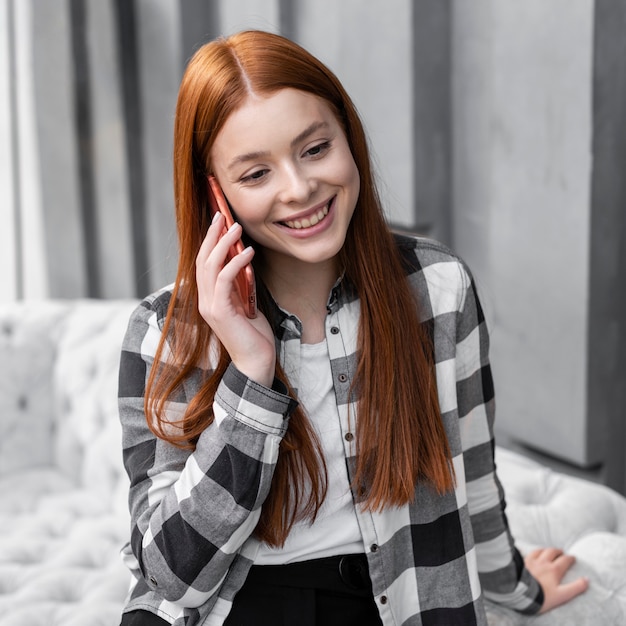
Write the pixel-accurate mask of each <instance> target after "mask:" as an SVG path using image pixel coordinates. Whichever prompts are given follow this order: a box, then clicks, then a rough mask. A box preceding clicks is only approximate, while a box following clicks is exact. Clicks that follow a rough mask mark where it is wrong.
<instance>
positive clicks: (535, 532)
mask: <svg viewBox="0 0 626 626" xmlns="http://www.w3.org/2000/svg"><path fill="white" fill-rule="evenodd" d="M135 305H136V303H134V302H120V301H73V302H28V303H21V304H8V305H6V304H5V305H0V626H117V625H118V624H119V616H120V611H121V608H122V605H123V602H124V597H125V594H126V590H127V588H128V582H129V578H128V574H127V572H126V571H125V569H124V567H123V566H122V564H121V561H120V559H119V549H120V546H121V545H122V543H123V542H124V541H125V540H126V537H127V535H128V532H129V522H128V512H127V508H126V492H127V479H126V476H125V474H124V471H123V468H122V462H121V452H120V450H121V448H120V437H121V433H120V428H119V423H118V418H117V403H116V390H117V367H118V360H119V351H120V344H121V339H122V335H123V333H124V330H125V328H126V323H127V320H128V316H129V314H130V311H131V310H132V308H134V306H135ZM497 454H498V467H499V471H500V476H501V478H502V481H503V483H504V485H505V489H506V491H507V499H508V505H509V508H508V511H509V520H510V523H511V527H512V530H513V532H514V534H515V536H516V538H517V541H518V544H519V546H520V548H522V549H523V550H527V549H530V548H532V547H534V546H539V545H557V546H561V547H564V548H565V549H566V550H568V551H569V552H572V553H573V554H575V555H576V556H577V557H578V563H577V565H576V566H575V571H574V572H573V573H572V575H581V573H582V574H585V575H587V576H589V578H590V579H591V587H590V589H589V591H588V592H587V593H586V594H585V596H583V597H580V598H578V599H577V600H574V601H573V602H572V603H570V604H569V605H567V606H565V607H562V608H561V609H558V610H557V611H553V612H551V613H549V614H547V615H545V616H540V617H536V618H525V617H521V616H518V615H515V614H513V613H511V612H509V611H505V610H502V609H499V608H498V607H495V606H491V605H489V607H488V612H489V622H490V624H492V625H501V626H511V625H517V624H519V625H526V624H528V625H533V626H549V625H550V626H552V625H555V626H556V625H558V626H563V625H565V626H569V625H573V626H585V625H588V626H610V625H616V626H617V625H625V624H626V500H625V499H624V498H622V497H620V496H618V495H617V494H615V493H613V492H611V491H610V490H608V489H606V488H604V487H601V486H598V485H595V484H592V483H588V482H585V481H581V480H577V479H574V478H571V477H567V476H564V475H562V474H558V473H553V472H551V471H550V470H548V469H547V468H544V467H542V466H541V465H538V464H537V463H535V462H533V461H530V460H527V459H525V458H524V457H521V456H519V455H517V454H514V453H512V452H508V451H506V450H502V449H499V450H498V453H497Z"/></svg>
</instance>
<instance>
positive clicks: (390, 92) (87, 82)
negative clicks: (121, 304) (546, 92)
mask: <svg viewBox="0 0 626 626" xmlns="http://www.w3.org/2000/svg"><path fill="white" fill-rule="evenodd" d="M448 13H449V2H448V1H447V0H446V1H441V2H440V1H439V0H438V1H437V2H433V1H432V0H431V1H428V2H422V3H415V4H414V3H412V2H411V1H410V0H370V1H369V2H366V3H363V2H356V1H350V2H348V1H346V2H335V1H334V0H306V1H305V0H299V1H296V2H289V1H287V0H281V1H279V0H273V1H269V0H228V1H226V0H222V1H219V2H218V1H214V2H210V3H209V2H206V1H205V0H186V1H185V2H177V1H175V0H22V1H20V2H17V1H16V0H0V29H1V30H0V35H1V34H4V35H6V36H7V38H6V39H4V38H3V37H1V36H0V40H3V41H7V42H8V45H6V46H5V47H4V48H0V53H1V55H2V56H0V80H1V81H2V84H1V86H0V89H1V90H2V91H0V96H1V95H4V96H5V104H4V105H0V124H2V126H0V128H4V129H5V130H4V135H3V140H2V142H1V143H2V145H3V148H4V149H5V153H3V156H2V157H0V158H3V159H4V163H5V168H3V174H2V176H4V178H5V179H6V183H7V184H6V187H4V186H3V189H2V191H0V198H1V200H2V207H3V208H2V211H3V214H2V219H3V221H4V223H6V224H7V225H8V228H7V229H6V230H5V231H4V234H3V235H0V236H1V237H3V240H5V241H4V243H5V244H6V245H4V246H2V249H3V251H6V252H4V254H5V259H4V260H5V262H6V263H7V265H8V267H9V268H10V269H9V271H8V272H4V273H3V275H2V276H0V280H1V281H3V284H2V285H0V294H2V296H1V297H4V298H6V299H12V298H15V297H47V296H52V297H63V298H65V297H77V296H91V297H124V296H135V295H144V294H146V293H147V292H149V291H151V290H153V289H156V288H158V287H160V286H161V285H163V284H164V283H167V282H169V281H171V280H172V279H173V276H174V272H175V264H176V254H177V251H176V235H175V230H174V212H173V206H172V182H171V138H172V127H173V115H174V106H175V100H176V94H177V90H178V84H179V81H180V78H181V75H182V71H183V68H184V66H185V63H186V61H187V60H188V58H189V57H190V55H191V54H192V53H193V51H194V50H195V49H196V48H197V47H198V46H199V45H200V44H201V43H203V42H204V41H207V40H208V39H210V38H212V37H214V36H216V35H218V34H229V33H231V32H233V31H236V30H239V29H242V28H263V29H266V30H271V31H275V32H284V33H285V34H288V35H289V36H291V37H293V38H294V39H296V40H297V41H300V42H301V43H303V44H304V45H305V46H307V47H309V48H310V49H311V50H312V51H313V52H314V53H316V54H317V55H318V56H320V57H321V58H322V59H323V60H324V61H325V62H327V63H328V65H329V66H330V67H331V68H332V69H333V70H334V71H335V72H336V73H337V74H338V75H339V77H340V78H341V79H342V80H343V81H344V82H345V84H346V86H347V88H348V90H349V91H350V92H351V94H352V95H353V98H354V100H355V101H356V103H357V107H358V108H359V109H360V111H361V114H362V116H363V118H364V120H365V122H366V126H367V128H368V129H369V133H370V136H371V141H372V149H373V153H374V155H375V159H376V163H377V166H378V171H379V173H380V180H381V187H382V195H383V198H384V200H385V206H386V210H387V213H388V215H389V219H390V221H392V222H393V223H394V224H396V225H398V226H402V227H405V228H410V229H413V230H415V229H418V228H419V229H420V230H421V231H422V232H425V233H430V234H434V235H435V236H438V237H439V238H443V239H445V238H446V237H447V235H448V234H449V233H448V230H447V229H448V226H447V224H448V222H449V219H448V218H447V216H448V214H449V211H450V206H449V205H450V202H449V190H450V184H449V176H450V173H449V160H450V145H449V130H450V129H449V116H448V115H447V114H446V113H445V112H446V111H447V108H446V107H448V104H449V102H448V101H449V82H450V81H449V67H447V66H445V65H444V67H443V68H442V65H441V59H444V60H447V59H449V54H448V49H449V38H448V37H449V20H448V19H447V15H448ZM424 16H426V17H429V18H431V23H430V24H429V28H428V29H425V28H424V27H423V23H424V20H423V17H424ZM420 28H421V29H422V31H423V32H420ZM416 33H419V37H418V38H416ZM416 41H419V44H420V45H421V46H422V47H423V48H424V49H427V50H428V49H434V50H435V51H436V52H437V53H436V54H433V55H432V57H431V56H429V55H424V54H422V55H420V63H413V62H412V59H413V57H414V53H415V45H416ZM428 42H430V43H431V46H432V47H434V48H432V47H429V45H428ZM440 52H441V54H440ZM429 58H432V62H431V61H429ZM433 65H436V66H437V68H438V69H439V70H440V71H439V74H437V76H436V77H435V79H434V80H433V79H432V75H433V71H432V67H431V66H433ZM441 69H443V71H441ZM11 71H13V72H14V74H15V76H16V77H17V79H18V80H17V81H15V82H14V81H12V78H11ZM426 80H430V81H431V87H430V88H429V89H421V88H420V89H417V88H416V85H422V84H423V83H424V82H425V81H426ZM11 102H13V105H11ZM442 102H443V104H444V106H442ZM416 111H427V112H429V115H430V117H429V118H428V123H427V124H423V123H422V120H424V119H425V116H424V115H416ZM441 111H443V112H444V114H443V115H438V116H437V115H433V112H441ZM420 125H422V126H423V129H422V128H421V127H420ZM12 127H16V128H17V129H18V132H17V133H15V135H14V136H11V134H10V132H9V131H10V129H11V128H12ZM422 131H423V132H422ZM426 135H428V136H429V137H432V140H433V141H432V145H435V147H436V157H437V158H431V156H432V154H433V152H432V150H431V146H430V145H429V144H428V143H427V142H426V141H425V140H424V138H425V136H426ZM426 152H427V154H425V153H426ZM422 180H423V181H424V184H421V183H420V182H419V181H422ZM416 181H417V182H416ZM416 190H417V192H416ZM0 243H2V241H0ZM15 244H16V245H15ZM12 246H13V247H12Z"/></svg>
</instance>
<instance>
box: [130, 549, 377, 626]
mask: <svg viewBox="0 0 626 626" xmlns="http://www.w3.org/2000/svg"><path fill="white" fill-rule="evenodd" d="M165 624H167V622H166V621H165V620H162V619H161V618H160V617H157V616H156V615H152V614H151V613H148V612H147V611H133V612H131V613H127V614H126V615H125V616H124V619H123V620H122V623H121V625H120V626H164V625H165ZM381 625H382V621H381V619H380V616H379V615H378V609H377V608H376V603H375V601H374V597H373V595H372V583H371V580H370V578H369V571H368V568H367V559H366V558H365V555H362V554H359V555H349V556H339V557H329V558H326V559H315V560H312V561H303V562H301V563H292V564H289V565H253V566H252V568H251V569H250V572H249V574H248V577H247V578H246V581H245V583H244V585H243V587H242V588H241V589H240V590H239V592H238V593H237V595H236V597H235V600H234V603H233V607H232V610H231V612H230V614H229V615H228V618H227V619H226V622H225V623H224V626H381Z"/></svg>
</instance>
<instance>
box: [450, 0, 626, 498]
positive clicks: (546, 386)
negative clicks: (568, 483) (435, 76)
mask: <svg viewBox="0 0 626 626" xmlns="http://www.w3.org/2000/svg"><path fill="white" fill-rule="evenodd" d="M625 29H626V5H625V4H624V3H623V2H620V1H613V0H601V1H598V2H593V1H592V0H552V1H551V2H550V3H549V9H547V5H546V3H545V2H544V1H543V0H527V1H526V2H523V3H522V2H519V3H516V2H497V1H493V0H474V1H473V2H472V3H466V2H463V1H462V0H458V1H457V2H455V4H454V12H453V41H454V47H453V50H454V52H453V68H454V71H453V99H452V100H453V137H454V152H453V154H454V157H453V163H454V192H453V193H454V198H455V208H454V213H453V237H454V241H455V246H456V248H457V249H458V250H459V251H460V252H461V253H462V254H463V255H464V256H465V258H466V259H467V261H468V262H469V263H470V265H471V266H472V267H473V269H474V272H475V275H476V278H477V281H478V284H479V287H480V288H481V291H482V293H483V296H484V300H485V305H486V310H487V317H488V319H489V321H490V323H491V324H490V325H491V331H492V346H493V348H492V360H493V364H494V371H495V378H496V381H495V382H496V389H497V393H498V396H497V397H498V421H497V424H498V429H499V430H500V432H502V433H505V434H506V435H508V436H511V437H513V438H515V439H517V440H519V441H521V442H523V443H526V444H528V445H530V446H531V447H534V448H536V449H538V450H541V451H547V452H549V453H551V454H553V455H555V456H559V457H561V458H563V459H565V460H568V461H570V462H573V463H575V464H577V465H582V466H590V465H596V464H599V463H603V462H606V464H607V471H608V474H610V477H609V478H608V480H609V482H610V483H611V484H613V485H614V486H617V487H618V488H620V489H623V488H624V486H625V485H624V479H625V478H626V474H625V472H624V464H623V457H624V453H623V451H624V446H625V444H626V437H625V436H624V420H625V418H626V415H625V413H624V408H623V407H624V399H625V391H624V390H625V387H626V368H625V366H624V359H623V357H622V356H621V355H622V354H623V351H624V348H625V341H626V316H625V315H624V310H625V304H626V302H625V294H624V289H623V286H624V282H623V276H624V271H626V265H625V264H624V263H625V261H624V254H623V251H624V245H625V244H626V240H625V234H624V219H625V218H624V208H625V206H626V193H625V190H624V182H623V179H624V177H623V168H624V162H625V159H626V119H625V117H626V116H625V113H624V110H625V108H626V43H625V38H624V32H626V30H625Z"/></svg>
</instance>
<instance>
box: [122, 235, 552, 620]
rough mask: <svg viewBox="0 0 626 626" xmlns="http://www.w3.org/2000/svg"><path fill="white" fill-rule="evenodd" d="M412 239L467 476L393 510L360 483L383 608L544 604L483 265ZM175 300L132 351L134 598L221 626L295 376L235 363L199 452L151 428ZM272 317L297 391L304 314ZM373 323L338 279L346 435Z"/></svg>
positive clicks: (125, 407)
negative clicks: (507, 492)
mask: <svg viewBox="0 0 626 626" xmlns="http://www.w3.org/2000/svg"><path fill="white" fill-rule="evenodd" d="M396 239H397V243H398V246H399V249H400V251H401V253H402V256H403V259H404V261H405V267H406V271H407V279H408V280H409V282H410V285H411V287H412V289H413V290H414V292H415V293H416V295H417V297H418V299H419V300H418V301H419V302H420V303H421V313H422V317H423V321H424V322H426V323H428V324H430V326H431V329H432V332H433V337H434V353H435V361H436V375H437V385H438V393H439V401H440V408H441V412H442V419H443V423H444V425H445V429H446V432H447V436H448V440H449V444H450V448H451V452H452V462H453V465H454V470H455V472H456V481H457V486H456V488H455V490H454V491H453V492H451V493H448V494H446V495H443V496H441V495H438V494H436V493H435V492H434V490H433V489H432V488H430V487H429V486H428V485H425V484H419V485H418V487H417V493H416V497H415V500H414V502H413V503H412V504H409V505H406V506H403V507H394V508H389V509H387V510H385V511H383V512H381V513H372V512H368V511H363V510H362V509H361V507H360V506H359V504H358V500H359V498H358V495H357V494H356V493H355V494H354V498H355V507H356V514H357V517H358V523H359V526H360V529H361V533H362V536H363V546H364V552H365V553H366V555H367V559H368V563H369V568H370V576H371V579H372V584H373V592H374V597H375V600H376V603H377V605H378V609H379V612H380V616H381V618H382V621H383V623H384V624H385V625H386V626H387V625H389V626H391V625H398V626H399V625H401V624H404V625H413V624H415V625H418V624H420V625H431V624H432V625H435V624H436V625H448V624H463V625H471V624H480V625H484V624H486V623H487V620H486V617H485V610H484V606H483V599H484V598H485V597H486V598H489V599H490V600H493V601H495V602H497V603H500V604H503V605H506V606H508V607H511V608H513V609H514V610H517V611H520V612H525V613H534V612H536V611H538V610H539V608H540V607H541V604H542V602H543V594H542V590H541V587H540V586H539V584H538V583H537V581H536V580H535V579H534V578H533V577H532V576H531V575H530V573H529V572H528V571H527V570H526V569H525V568H524V564H523V560H522V558H521V556H520V554H519V552H518V551H517V549H516V548H515V545H514V543H513V539H512V537H511V535H510V533H509V530H508V524H507V520H506V517H505V513H504V508H505V502H504V495H503V491H502V488H501V485H500V483H499V481H498V478H497V476H496V473H495V466H494V457H493V452H494V449H493V446H494V443H493V417H494V393H493V384H492V378H491V371H490V367H489V360H488V343H489V341H488V335H487V328H486V326H485V320H484V316H483V313H482V310H481V307H480V303H479V300H478V297H477V294H476V290H475V286H474V283H473V281H472V277H471V274H470V273H469V270H468V269H467V267H466V266H465V265H464V264H463V262H462V261H460V260H459V259H458V258H457V257H455V256H454V255H453V254H452V253H450V252H449V251H448V250H447V249H446V248H444V247H443V246H441V245H439V244H437V243H436V242H433V241H430V240H426V239H420V238H409V237H400V236H397V237H396ZM170 298H171V290H170V289H169V288H166V289H164V290H161V291H160V292H158V293H156V294H153V295H152V296H150V297H148V298H147V299H145V300H144V301H143V302H142V303H141V305H140V306H139V307H138V308H137V310H136V311H135V312H134V314H133V315H132V317H131V320H130V323H129V327H128V331H127V334H126V337H125V341H124V345H123V351H122V358H121V367H120V388H119V403H120V405H119V406H120V418H121V421H122V426H123V449H124V462H125V466H126V469H127V472H128V474H129V476H130V480H131V487H130V494H129V505H130V512H131V518H132V528H131V537H130V542H129V544H128V545H127V546H126V547H125V548H124V550H123V557H124V559H125V561H126V563H127V565H128V566H129V568H130V569H131V570H132V572H133V573H134V574H135V582H134V586H133V588H132V589H131V592H130V594H129V599H128V603H127V606H126V610H133V609H147V610H150V611H152V612H155V613H157V614H158V615H159V616H161V617H163V618H164V619H165V620H166V621H168V622H170V623H172V624H175V625H176V626H183V624H185V625H186V626H196V625H200V624H203V625H217V624H222V623H223V622H224V620H225V619H226V616H227V615H228V613H229V610H230V607H231V605H232V601H233V598H234V596H235V594H236V593H237V591H238V589H239V588H240V587H241V586H242V585H243V582H244V580H245V578H246V574H247V571H248V569H249V567H250V566H251V565H252V563H253V562H254V560H255V555H256V553H257V550H258V547H259V542H258V541H257V540H256V539H255V538H254V537H253V536H252V533H253V531H254V528H255V526H256V524H257V521H258V519H259V515H260V508H261V504H262V503H263V501H264V498H265V497H266V495H267V493H268V490H269V488H270V483H271V481H272V473H273V469H274V466H275V463H276V460H277V457H278V453H279V444H280V441H281V438H282V436H283V435H284V433H285V431H286V429H287V428H288V424H289V415H290V413H291V412H292V410H293V407H294V400H293V399H292V398H290V397H288V396H287V395H286V394H285V389H282V388H280V385H275V386H274V388H272V389H269V388H266V387H264V386H261V385H259V384H257V383H255V382H253V381H251V380H249V379H247V378H246V377H245V376H244V375H242V374H241V373H240V372H238V371H237V370H236V369H235V368H234V367H233V366H232V365H231V366H230V368H229V369H228V370H227V372H226V373H225V375H224V377H223V379H222V381H221V382H220V385H219V388H218V391H217V394H216V396H215V401H214V412H215V421H214V423H213V424H212V425H211V426H209V427H208V428H207V429H206V430H205V431H204V432H203V433H202V435H201V436H200V438H199V441H198V443H197V447H196V449H195V451H194V452H193V453H192V452H189V451H183V450H180V449H177V448H175V447H173V446H172V445H170V444H168V443H166V442H164V441H163V440H161V439H158V438H156V437H155V436H154V435H153V434H152V432H151V431H150V430H149V429H148V427H147V425H146V417H145V414H144V409H143V396H144V391H145V382H146V378H147V376H148V374H149V370H150V367H151V366H152V361H153V355H154V354H155V350H156V347H157V344H158V342H159V339H160V336H161V330H162V324H163V321H164V318H165V314H166V311H167V307H168V304H169V301H170ZM270 318H273V319H270V321H271V322H272V323H273V326H274V329H275V333H276V339H277V346H278V350H279V358H280V361H281V363H282V364H283V366H284V368H285V372H286V373H287V375H288V377H289V380H290V382H291V383H292V384H293V386H294V388H296V389H297V387H298V372H299V358H300V349H299V348H300V336H301V325H300V322H299V320H298V319H297V318H295V317H294V316H291V315H289V314H288V313H286V312H284V311H282V310H280V309H279V308H278V307H277V306H275V309H274V311H273V312H272V313H271V314H270ZM358 320H359V300H358V298H357V297H356V295H355V294H354V292H353V290H352V289H350V286H349V283H348V281H343V282H340V283H338V284H337V285H336V286H335V288H334V289H333V291H332V293H331V295H330V298H329V302H328V315H327V317H326V339H327V343H328V351H329V355H330V359H331V367H332V373H333V380H334V387H335V395H336V400H337V406H338V410H339V418H340V421H341V428H342V432H343V434H344V435H347V434H348V432H349V430H350V429H351V426H350V424H349V421H348V412H349V408H350V403H351V401H352V400H353V399H352V398H350V397H349V395H348V390H349V388H350V384H351V382H352V379H353V376H354V372H355V363H356V356H355V353H356V350H357V329H358ZM407 349H410V346H407ZM205 374H206V373H205ZM202 376H203V373H202V372H200V371H198V372H196V373H195V374H194V375H193V376H192V377H191V378H190V379H189V380H188V381H187V382H186V384H185V386H184V389H183V390H182V391H181V394H180V396H181V397H177V398H176V399H175V400H172V401H171V402H169V403H168V412H169V414H170V415H171V416H172V419H176V418H178V417H180V416H181V415H182V413H183V411H184V408H185V405H186V403H187V402H188V401H189V399H190V398H191V397H193V395H194V394H195V393H197V390H198V388H199V385H200V383H201V380H202ZM352 408H353V409H354V407H352ZM352 414H354V411H353V412H352ZM357 419H358V416H357ZM344 450H345V455H346V462H347V466H348V468H349V471H350V468H351V467H352V465H353V460H354V440H353V438H352V437H350V436H348V437H345V436H344Z"/></svg>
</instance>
